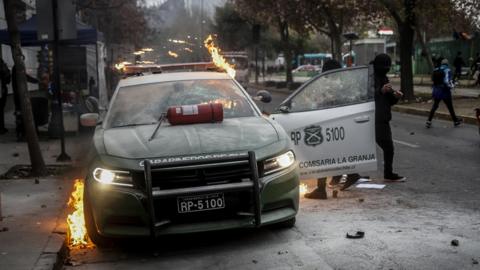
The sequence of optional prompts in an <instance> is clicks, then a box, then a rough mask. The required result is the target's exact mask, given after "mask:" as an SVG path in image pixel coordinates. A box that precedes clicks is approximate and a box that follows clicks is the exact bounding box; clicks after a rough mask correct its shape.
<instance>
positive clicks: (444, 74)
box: [425, 59, 462, 128]
mask: <svg viewBox="0 0 480 270" xmlns="http://www.w3.org/2000/svg"><path fill="white" fill-rule="evenodd" d="M432 82H433V85H432V97H433V105H432V109H431V110H430V115H429V116H428V120H427V123H426V124H425V126H426V128H431V127H432V119H433V115H434V114H435V111H436V110H437V109H438V105H439V104H440V101H442V100H443V102H444V103H445V105H446V106H447V108H448V111H449V112H450V116H451V117H452V121H453V125H454V126H455V127H456V126H458V125H460V124H461V123H462V120H461V119H459V118H457V116H456V114H455V110H454V109H453V101H452V88H453V81H452V71H451V70H450V68H449V67H448V60H447V59H443V60H442V64H441V66H440V67H438V68H435V69H434V70H433V72H432Z"/></svg>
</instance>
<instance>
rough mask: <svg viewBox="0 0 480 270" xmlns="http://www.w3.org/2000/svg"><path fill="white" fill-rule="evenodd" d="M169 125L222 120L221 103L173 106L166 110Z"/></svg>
mask: <svg viewBox="0 0 480 270" xmlns="http://www.w3.org/2000/svg"><path fill="white" fill-rule="evenodd" d="M167 119H168V122H169V123H170V125H189V124H199V123H216V122H222V121H223V105H222V104H220V103H209V104H198V105H184V106H173V107H170V108H168V110H167Z"/></svg>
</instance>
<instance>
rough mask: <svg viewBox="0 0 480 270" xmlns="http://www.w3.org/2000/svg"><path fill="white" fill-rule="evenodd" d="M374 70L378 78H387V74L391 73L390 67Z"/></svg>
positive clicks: (376, 67) (375, 67)
mask: <svg viewBox="0 0 480 270" xmlns="http://www.w3.org/2000/svg"><path fill="white" fill-rule="evenodd" d="M373 70H374V71H375V75H377V76H386V75H387V73H388V72H389V71H390V67H389V66H380V67H378V66H373Z"/></svg>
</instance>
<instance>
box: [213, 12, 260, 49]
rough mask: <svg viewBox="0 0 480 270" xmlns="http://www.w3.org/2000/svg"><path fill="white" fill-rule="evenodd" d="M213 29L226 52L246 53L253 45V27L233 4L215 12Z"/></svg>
mask: <svg viewBox="0 0 480 270" xmlns="http://www.w3.org/2000/svg"><path fill="white" fill-rule="evenodd" d="M211 29H212V31H213V33H215V34H216V35H217V36H218V41H219V42H218V43H219V45H220V47H221V48H222V49H223V50H224V51H244V50H246V49H247V48H248V47H249V46H251V45H252V43H253V41H252V26H251V24H250V23H248V21H247V20H245V19H244V18H242V17H241V16H240V14H239V13H238V12H237V11H236V10H235V7H234V6H233V4H231V3H227V4H225V6H223V7H217V8H216V10H215V16H214V21H213V23H212V26H211Z"/></svg>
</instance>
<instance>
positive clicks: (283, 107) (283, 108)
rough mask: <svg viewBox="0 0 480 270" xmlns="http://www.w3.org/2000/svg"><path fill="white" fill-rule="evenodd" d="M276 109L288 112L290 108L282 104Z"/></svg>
mask: <svg viewBox="0 0 480 270" xmlns="http://www.w3.org/2000/svg"><path fill="white" fill-rule="evenodd" d="M278 111H280V112H281V113H289V112H290V108H289V107H288V106H287V105H282V106H280V107H279V108H278Z"/></svg>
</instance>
